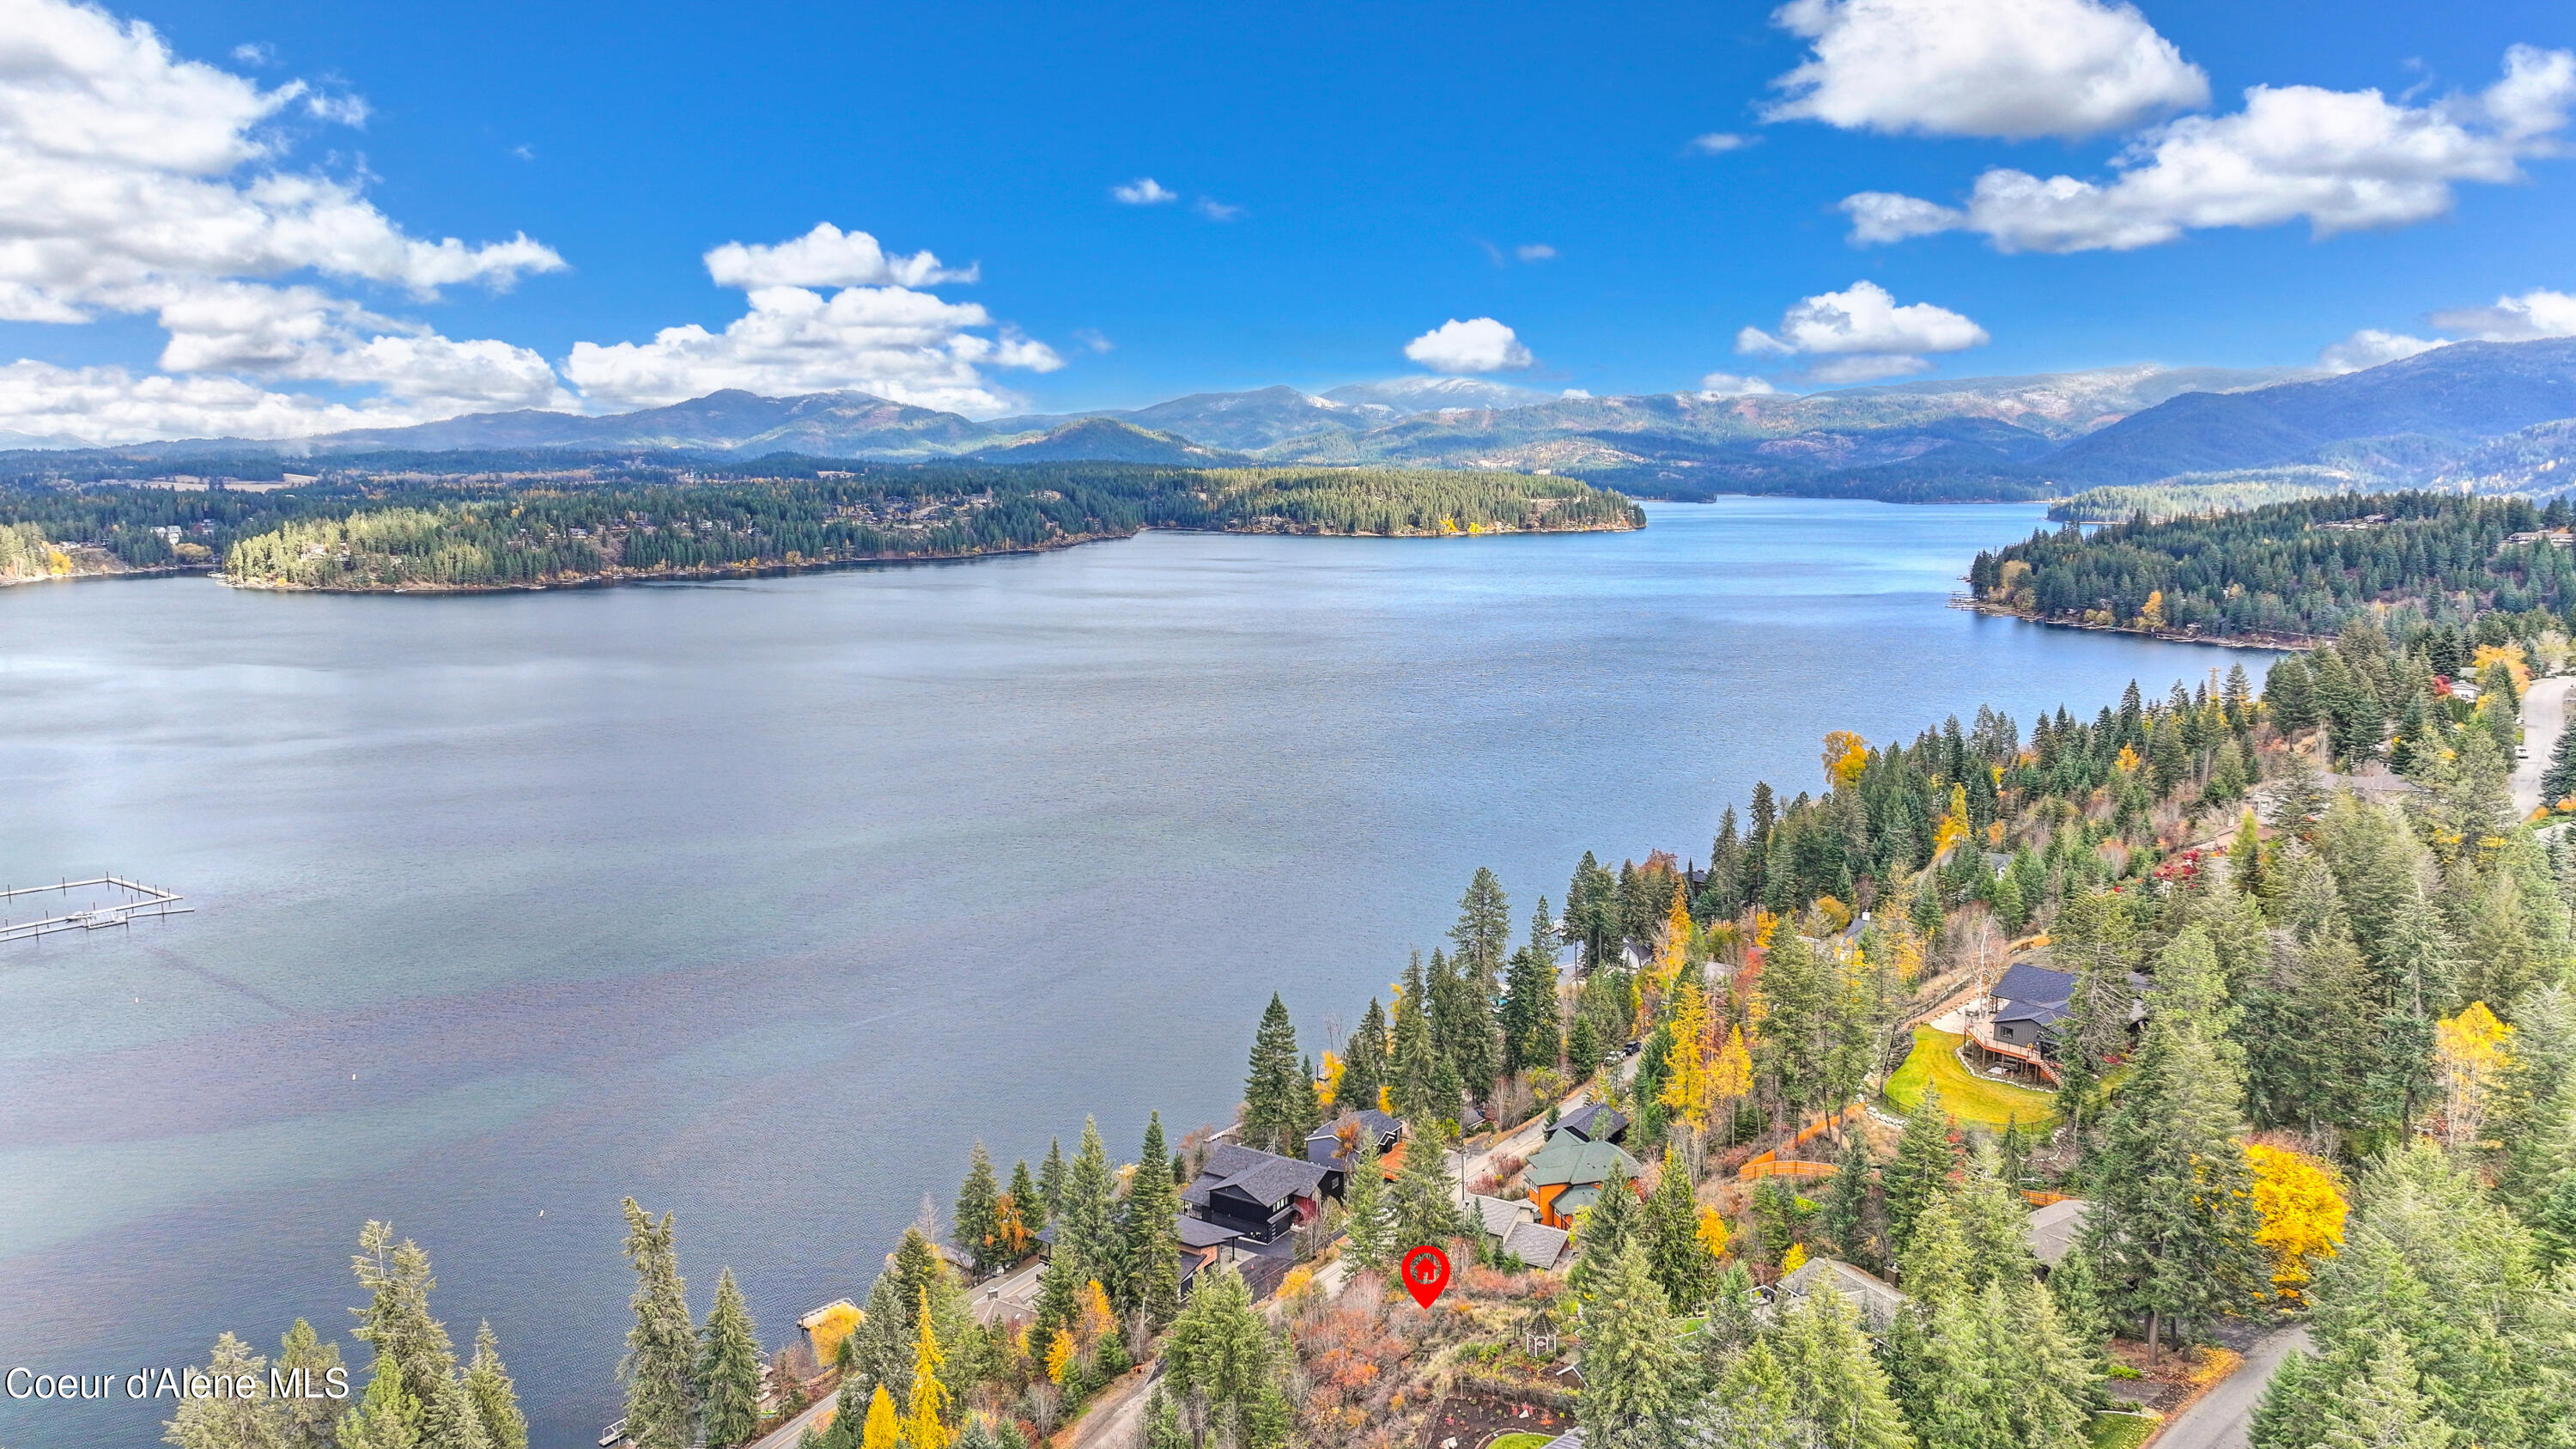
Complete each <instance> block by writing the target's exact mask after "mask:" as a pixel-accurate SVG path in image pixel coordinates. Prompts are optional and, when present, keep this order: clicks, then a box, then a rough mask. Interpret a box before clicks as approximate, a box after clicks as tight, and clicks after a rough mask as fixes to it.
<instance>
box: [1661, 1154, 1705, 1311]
mask: <svg viewBox="0 0 2576 1449" xmlns="http://www.w3.org/2000/svg"><path fill="white" fill-rule="evenodd" d="M1643 1216H1644V1220H1645V1221H1644V1226H1645V1232H1644V1234H1643V1237H1644V1238H1645V1242H1646V1254H1647V1266H1648V1269H1649V1271H1651V1272H1652V1273H1653V1274H1654V1276H1655V1282H1656V1284H1657V1285H1658V1286H1659V1287H1661V1288H1662V1289H1663V1290H1664V1301H1665V1302H1666V1303H1667V1304H1669V1305H1670V1306H1671V1307H1672V1308H1673V1309H1674V1310H1675V1311H1677V1312H1681V1313H1696V1312H1697V1311H1698V1310H1699V1309H1700V1307H1701V1306H1702V1305H1704V1304H1706V1303H1707V1302H1708V1299H1709V1295H1710V1294H1712V1293H1715V1292H1716V1291H1717V1275H1718V1266H1719V1265H1718V1261H1717V1257H1716V1255H1715V1254H1713V1253H1711V1252H1710V1251H1709V1250H1708V1247H1707V1245H1706V1244H1705V1243H1703V1242H1702V1241H1701V1240H1700V1233H1699V1203H1698V1201H1697V1199H1696V1198H1695V1197H1694V1196H1693V1195H1692V1192H1691V1175H1690V1169H1689V1167H1688V1166H1687V1165H1685V1163H1684V1161H1683V1159H1682V1158H1681V1156H1680V1154H1678V1153H1676V1152H1675V1151H1673V1150H1672V1149H1670V1148H1667V1149H1665V1151H1664V1168H1663V1175H1662V1176H1661V1177H1659V1178H1658V1179H1656V1182H1655V1190H1654V1191H1653V1192H1652V1193H1649V1194H1647V1197H1646V1202H1645V1212H1644V1214H1643Z"/></svg>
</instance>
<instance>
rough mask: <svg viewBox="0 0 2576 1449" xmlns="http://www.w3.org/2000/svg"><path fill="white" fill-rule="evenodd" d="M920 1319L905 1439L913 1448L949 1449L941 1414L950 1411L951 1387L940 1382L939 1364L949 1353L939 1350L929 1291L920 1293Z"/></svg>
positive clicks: (913, 1349) (914, 1342) (946, 1430)
mask: <svg viewBox="0 0 2576 1449" xmlns="http://www.w3.org/2000/svg"><path fill="white" fill-rule="evenodd" d="M914 1316H915V1317H917V1318H918V1319H919V1320H920V1322H921V1332H920V1333H919V1335H918V1336H916V1337H915V1338H914V1340H913V1348H912V1413H911V1414H910V1415H909V1416H907V1419H906V1422H905V1424H904V1438H905V1439H906V1440H907V1441H908V1442H909V1443H910V1446H911V1449H948V1426H947V1425H946V1424H944V1423H942V1422H940V1416H941V1415H943V1414H945V1413H947V1412H948V1390H947V1388H946V1387H945V1386H944V1385H942V1384H941V1383H940V1382H939V1366H940V1365H941V1364H944V1363H946V1362H947V1361H948V1356H947V1355H946V1354H943V1353H941V1352H940V1351H939V1335H938V1333H936V1332H935V1331H933V1329H932V1328H931V1324H930V1290H928V1289H926V1288H925V1289H923V1290H922V1293H921V1311H920V1312H919V1313H918V1314H916V1315H914Z"/></svg>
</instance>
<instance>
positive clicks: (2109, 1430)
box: [2084, 1414, 2164, 1449]
mask: <svg viewBox="0 0 2576 1449" xmlns="http://www.w3.org/2000/svg"><path fill="white" fill-rule="evenodd" d="M2163 1422H2164V1421H2163V1420H2162V1419H2159V1418H2156V1417H2154V1416H2152V1415H2148V1414H2095V1415H2094V1416H2093V1422H2092V1423H2090V1424H2088V1425H2086V1426H2085V1429H2084V1437H2085V1439H2086V1440H2087V1441H2088V1442H2089V1443H2090V1444H2091V1445H2092V1449H2138V1446H2139V1445H2141V1444H2144V1443H2145V1442H2147V1436H2148V1435H2150V1434H2153V1433H2154V1432H2156V1425H2158V1424H2160V1423H2163Z"/></svg>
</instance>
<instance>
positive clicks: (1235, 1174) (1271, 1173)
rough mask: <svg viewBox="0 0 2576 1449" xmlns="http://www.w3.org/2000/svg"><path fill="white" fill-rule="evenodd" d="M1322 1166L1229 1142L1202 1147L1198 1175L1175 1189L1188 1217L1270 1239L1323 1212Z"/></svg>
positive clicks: (1253, 1238) (1262, 1240)
mask: <svg viewBox="0 0 2576 1449" xmlns="http://www.w3.org/2000/svg"><path fill="white" fill-rule="evenodd" d="M1323 1199H1324V1169H1323V1168H1321V1167H1319V1166H1317V1165H1316V1164H1314V1163H1312V1162H1301V1161H1299V1160H1298V1159H1296V1158H1294V1157H1281V1156H1280V1155H1278V1154H1277V1153H1275V1152H1261V1151H1257V1150H1255V1149H1253V1148H1250V1147H1245V1146H1241V1145H1240V1144H1237V1143H1233V1142H1215V1143H1210V1144H1209V1145H1208V1154H1207V1160H1206V1161H1205V1163H1203V1164H1202V1165H1201V1166H1200V1168H1199V1175H1198V1177H1197V1178H1195V1179H1194V1180H1192V1181H1191V1183H1190V1185H1189V1186H1188V1187H1185V1188H1183V1189H1181V1201H1182V1203H1183V1204H1185V1205H1186V1206H1187V1208H1188V1210H1189V1213H1190V1215H1191V1216H1192V1217H1195V1218H1197V1219H1199V1220H1200V1221H1202V1222H1209V1223H1214V1224H1216V1225H1217V1226H1218V1227H1221V1228H1226V1229H1229V1230H1231V1231H1233V1232H1234V1233H1236V1234H1238V1235H1240V1236H1241V1237H1243V1238H1244V1239H1246V1240H1248V1241H1251V1242H1255V1243H1275V1242H1277V1241H1278V1240H1279V1239H1281V1238H1283V1237H1285V1236H1287V1234H1288V1232H1289V1230H1290V1229H1292V1228H1295V1227H1296V1226H1297V1225H1299V1224H1300V1223H1307V1222H1312V1221H1314V1218H1315V1215H1316V1214H1317V1213H1318V1212H1321V1211H1322V1210H1323Z"/></svg>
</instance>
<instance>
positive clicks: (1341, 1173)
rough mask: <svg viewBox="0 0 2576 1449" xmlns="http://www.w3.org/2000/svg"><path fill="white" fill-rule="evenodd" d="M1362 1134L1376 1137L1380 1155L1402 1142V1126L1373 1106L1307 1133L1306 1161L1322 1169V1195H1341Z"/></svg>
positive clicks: (1356, 1154)
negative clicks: (1347, 1133)
mask: <svg viewBox="0 0 2576 1449" xmlns="http://www.w3.org/2000/svg"><path fill="white" fill-rule="evenodd" d="M1353 1119H1356V1120H1353ZM1346 1125H1347V1126H1348V1127H1350V1129H1351V1131H1350V1136H1349V1137H1348V1138H1347V1139H1345V1138H1344V1136H1343V1128H1344V1127H1345V1126H1346ZM1363 1133H1365V1134H1369V1135H1373V1136H1375V1137H1376V1138H1377V1150H1378V1154H1379V1155H1380V1156H1384V1155H1385V1154H1386V1152H1387V1150H1388V1149H1389V1148H1392V1147H1393V1146H1395V1144H1396V1143H1397V1142H1399V1141H1401V1140H1402V1139H1403V1137H1404V1124H1403V1123H1401V1122H1399V1121H1397V1120H1395V1119H1394V1118H1393V1117H1390V1116H1388V1115H1387V1114H1385V1113H1384V1112H1381V1111H1379V1110H1378V1109H1376V1108H1375V1107H1369V1108H1366V1109H1364V1110H1362V1111H1358V1112H1353V1113H1350V1114H1348V1115H1347V1116H1345V1117H1342V1118H1339V1119H1337V1120H1334V1121H1331V1122H1327V1123H1325V1124H1324V1125H1323V1126H1321V1127H1318V1128H1316V1129H1315V1130H1314V1131H1313V1132H1312V1133H1310V1134H1308V1136H1307V1138H1306V1160H1307V1161H1308V1162H1311V1163H1313V1164H1315V1165H1316V1166H1317V1167H1320V1168H1322V1169H1324V1194H1325V1196H1327V1197H1340V1196H1341V1195H1342V1192H1343V1190H1344V1188H1345V1187H1346V1186H1347V1184H1348V1182H1349V1179H1350V1175H1351V1159H1352V1158H1354V1157H1356V1156H1358V1155H1359V1142H1360V1136H1361V1134H1363Z"/></svg>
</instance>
